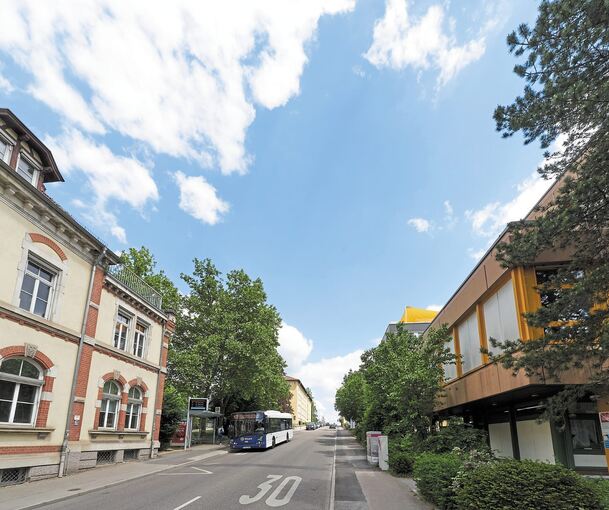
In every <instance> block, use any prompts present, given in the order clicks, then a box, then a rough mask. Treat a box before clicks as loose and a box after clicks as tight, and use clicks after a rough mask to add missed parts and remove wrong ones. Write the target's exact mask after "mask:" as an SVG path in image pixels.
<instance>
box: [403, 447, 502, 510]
mask: <svg viewBox="0 0 609 510" xmlns="http://www.w3.org/2000/svg"><path fill="white" fill-rule="evenodd" d="M462 462H463V461H462V459H461V457H460V456H459V455H457V454H454V453H423V454H421V455H419V456H418V457H417V458H416V460H415V463H414V469H413V478H414V480H415V482H416V483H417V489H418V490H419V494H421V496H423V497H424V498H425V499H426V500H427V501H429V502H431V503H433V504H435V505H436V506H438V507H439V508H440V509H441V510H449V509H454V508H457V507H456V506H455V492H454V489H453V479H454V478H455V476H456V475H457V473H458V472H459V469H460V467H461V465H462ZM478 508H486V507H478ZM488 508H494V507H492V506H490V507H488Z"/></svg>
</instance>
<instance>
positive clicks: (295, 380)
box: [283, 375, 313, 400]
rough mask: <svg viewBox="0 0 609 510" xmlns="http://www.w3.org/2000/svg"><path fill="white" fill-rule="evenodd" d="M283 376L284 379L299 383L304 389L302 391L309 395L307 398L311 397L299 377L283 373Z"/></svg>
mask: <svg viewBox="0 0 609 510" xmlns="http://www.w3.org/2000/svg"><path fill="white" fill-rule="evenodd" d="M283 378H284V379H285V380H286V381H289V382H297V383H298V384H300V386H302V389H303V390H304V392H305V393H306V394H307V395H308V396H309V399H311V395H309V390H308V389H307V387H306V386H305V385H304V384H302V381H301V380H300V379H297V378H296V377H292V376H290V375H284V376H283ZM311 400H313V399H311Z"/></svg>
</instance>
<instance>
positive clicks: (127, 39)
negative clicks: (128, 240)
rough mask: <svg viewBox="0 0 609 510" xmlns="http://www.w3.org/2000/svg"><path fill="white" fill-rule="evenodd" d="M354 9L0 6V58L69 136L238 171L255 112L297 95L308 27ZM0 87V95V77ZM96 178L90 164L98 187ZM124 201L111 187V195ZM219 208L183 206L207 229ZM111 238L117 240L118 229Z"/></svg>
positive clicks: (264, 2) (308, 0) (64, 3)
mask: <svg viewBox="0 0 609 510" xmlns="http://www.w3.org/2000/svg"><path fill="white" fill-rule="evenodd" d="M354 4H355V2H354V0H328V1H322V0H301V1H296V2H285V1H284V0H260V1H256V2H251V1H249V0H227V1H224V2H197V1H193V0H176V1H174V2H172V3H171V8H167V5H166V4H165V3H162V2H159V1H144V0H134V1H130V2H111V1H107V0H80V1H78V2H76V1H75V0H57V1H53V2H37V1H34V0H4V1H3V2H2V8H1V10H2V22H3V25H4V26H5V27H11V28H10V30H2V31H0V60H4V61H6V60H8V59H12V60H13V61H14V62H15V63H16V64H17V65H18V66H20V67H21V68H22V69H23V70H24V71H25V75H26V77H28V78H27V83H25V85H24V87H23V89H24V90H25V91H27V92H29V93H30V94H31V95H32V96H33V97H34V98H36V99H37V100H39V101H41V102H43V103H45V104H46V105H47V106H48V107H49V108H51V109H52V110H54V111H55V112H56V113H57V114H58V115H59V116H60V117H61V118H62V120H63V121H64V122H65V123H66V124H67V126H68V128H69V129H70V130H74V129H78V130H79V131H81V132H84V133H86V135H87V136H98V135H102V134H116V133H118V134H120V135H123V136H126V137H128V138H130V139H132V140H135V141H137V142H143V143H144V144H145V145H146V147H150V148H151V149H152V150H153V151H154V152H156V153H163V154H168V155H171V156H175V157H184V158H188V159H190V160H194V161H198V162H199V163H201V164H202V165H204V166H208V167H213V168H219V169H220V171H221V172H222V173H223V174H230V173H234V172H236V173H244V172H246V171H247V168H248V164H249V163H250V161H251V156H250V155H248V154H247V152H246V149H245V146H244V143H245V137H246V134H247V129H248V128H249V126H250V125H251V124H252V122H253V121H254V118H255V106H256V105H259V106H261V107H264V108H268V109H272V108H277V107H280V106H282V105H285V104H286V103H287V102H288V101H289V100H290V98H292V97H294V96H296V95H298V94H299V92H300V78H301V76H302V73H303V69H304V66H305V64H306V63H307V60H308V58H307V54H306V52H305V47H306V45H307V43H308V42H309V41H311V40H312V39H313V38H314V37H315V34H316V30H317V25H318V22H319V19H320V18H321V17H322V16H324V15H335V14H339V13H345V12H348V11H350V10H352V9H353V8H354ZM0 65H1V62H0ZM0 87H2V88H4V89H7V82H6V80H5V79H3V80H2V81H1V83H0ZM63 140H64V139H63V138H59V139H58V142H59V143H62V142H63ZM62 148H63V150H64V151H65V152H69V151H71V149H70V147H68V146H63V147H62ZM115 158H120V156H115ZM123 162H124V163H126V161H124V158H123ZM137 164H139V163H138V162H134V163H131V165H133V166H135V165H137ZM71 167H72V168H77V167H78V165H77V164H74V163H73V164H72V165H71ZM80 169H81V170H83V171H84V172H85V173H88V170H87V169H85V168H80ZM105 172H106V169H105V167H104V165H102V164H98V165H97V174H98V178H101V179H105V178H104V177H102V174H104V173H105ZM140 173H141V172H140ZM148 174H149V172H148ZM111 175H112V176H115V173H114V170H111ZM126 178H127V179H129V177H126ZM177 182H178V183H179V182H180V180H177ZM197 182H198V187H199V189H200V190H201V189H202V188H204V187H205V186H204V185H203V184H202V183H204V181H197ZM116 188H117V186H113V187H112V189H113V190H114V189H116ZM123 195H124V192H123V191H122V190H119V191H118V194H117V195H116V198H117V199H119V200H123V198H124V197H123ZM107 198H108V197H106V199H107ZM97 200H102V201H103V200H104V197H103V196H101V195H99V194H98V195H97ZM127 202H128V203H129V201H127ZM187 203H189V202H187ZM219 204H220V202H218V203H217V204H216V208H215V209H213V208H212V210H211V211H210V210H209V209H204V210H201V208H200V207H191V206H185V208H186V210H187V211H188V212H189V213H191V214H193V215H194V216H195V217H197V218H198V219H201V220H202V221H205V222H207V223H214V222H216V221H217V220H216V219H215V218H216V217H217V216H218V215H219V214H220V213H221V209H222V207H221V206H220V205H219ZM214 211H215V212H214ZM113 222H114V223H116V218H114V220H113ZM115 227H116V225H115ZM114 231H115V233H119V235H118V237H119V238H121V237H124V230H122V233H120V232H121V229H120V228H115V229H114Z"/></svg>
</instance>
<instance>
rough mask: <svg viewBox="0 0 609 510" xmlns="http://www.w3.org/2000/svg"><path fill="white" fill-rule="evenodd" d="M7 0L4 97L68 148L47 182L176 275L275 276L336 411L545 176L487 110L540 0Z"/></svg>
mask: <svg viewBox="0 0 609 510" xmlns="http://www.w3.org/2000/svg"><path fill="white" fill-rule="evenodd" d="M81 5H82V4H81ZM0 10H1V11H2V15H3V18H5V19H7V20H8V21H10V22H11V26H12V27H14V30H10V31H8V33H6V31H5V33H3V34H0V104H1V105H2V106H6V107H9V108H11V109H12V110H13V111H14V112H15V113H16V114H17V115H18V116H19V117H20V118H21V119H22V120H23V121H24V122H25V123H26V124H28V125H29V126H30V127H31V128H32V129H33V130H34V131H35V132H36V133H37V134H38V135H39V136H40V137H41V138H43V139H44V140H46V141H47V143H48V144H49V146H50V147H51V148H52V150H53V151H54V153H55V155H56V158H57V160H58V161H59V164H60V166H61V170H62V172H63V173H64V176H65V178H66V182H65V183H64V184H61V185H57V184H56V185H51V186H49V190H48V192H49V194H50V195H51V196H53V197H54V198H55V199H57V200H58V201H59V202H60V203H62V204H63V205H64V206H65V207H66V208H67V209H68V210H70V211H71V212H72V213H73V214H74V215H75V216H76V217H77V218H79V219H80V220H81V221H82V222H83V223H84V224H86V225H87V226H89V227H90V228H91V229H92V230H93V231H94V232H96V233H97V234H98V235H99V237H101V238H102V239H104V240H105V241H106V242H107V243H108V244H109V245H110V247H112V248H113V249H115V250H121V249H124V248H126V247H129V246H141V245H145V246H147V247H149V248H150V249H151V250H152V252H153V253H154V254H155V256H156V258H157V260H158V263H159V266H160V267H161V268H163V269H164V270H165V271H166V272H167V273H168V274H169V275H170V276H172V277H174V278H175V279H176V280H177V279H178V275H179V273H180V272H188V271H190V269H191V267H192V265H191V260H192V258H193V257H199V258H203V257H210V258H211V259H212V260H213V261H214V262H215V263H216V265H217V266H218V267H219V268H220V269H221V270H223V271H227V270H230V269H232V268H244V269H245V270H246V271H247V272H248V273H249V274H251V275H252V276H259V277H261V278H262V280H263V281H264V284H265V287H266V289H267V292H268V296H269V300H270V301H271V302H272V303H273V304H275V305H276V306H277V308H278V309H279V311H280V313H281V316H282V317H283V320H284V321H285V323H286V325H285V327H284V329H283V331H282V352H283V354H284V355H285V357H286V359H287V360H288V363H289V365H290V367H289V370H290V372H291V373H292V374H293V375H297V376H299V377H301V378H302V379H303V382H304V383H305V384H306V385H309V386H311V387H312V388H313V391H314V393H316V394H317V395H318V398H319V401H320V404H321V407H322V408H323V409H324V412H325V413H326V414H327V415H328V416H331V415H332V413H331V407H332V397H333V391H334V389H335V387H336V385H337V384H338V381H340V378H341V377H342V374H343V373H344V371H345V370H347V369H348V368H350V367H352V366H357V360H358V357H359V355H360V353H361V350H362V349H366V348H369V347H370V346H372V345H374V342H375V341H376V339H378V338H379V337H381V336H382V334H383V332H384V329H385V327H386V325H387V323H388V322H389V321H392V320H397V319H398V318H399V317H400V315H401V312H402V309H403V307H404V306H406V305H413V306H421V307H427V306H432V305H442V304H443V303H444V302H445V301H446V300H447V299H448V298H449V297H450V295H451V294H452V292H453V291H454V290H455V289H456V287H457V286H458V285H459V284H460V283H461V281H462V280H463V279H464V277H465V276H466V275H467V274H468V273H469V271H470V270H471V269H472V268H473V266H474V264H475V263H476V258H477V257H479V255H480V252H481V250H484V249H485V248H486V247H487V246H488V245H489V243H490V242H491V241H492V240H493V239H494V238H495V236H496V235H497V233H498V232H499V231H500V230H501V228H502V227H503V225H504V224H505V222H506V221H508V220H513V219H517V218H519V217H521V216H522V215H524V214H525V213H526V212H527V210H528V208H530V206H531V205H533V203H534V202H535V200H536V198H538V197H539V196H540V194H541V192H542V191H543V189H545V183H543V182H540V181H539V179H537V178H535V176H534V171H535V168H536V166H537V165H538V164H539V163H540V161H541V158H542V155H541V151H540V150H539V149H538V148H537V147H532V146H531V147H525V146H523V145H522V140H521V139H520V138H518V137H515V138H513V139H508V140H504V139H502V138H501V136H500V135H499V134H497V133H496V132H495V129H494V123H493V120H492V112H493V109H494V107H495V106H496V105H497V104H499V103H507V102H509V101H511V100H512V99H513V98H514V97H515V96H516V95H517V94H518V93H519V92H520V91H521V90H522V86H523V84H522V82H521V81H520V80H519V79H518V78H517V77H516V76H515V75H514V74H513V73H512V68H513V66H514V64H515V62H516V61H515V59H514V58H513V57H512V56H511V55H509V53H508V51H507V46H506V44H505V37H506V35H507V33H508V32H509V31H510V30H512V29H513V28H515V27H516V26H517V25H518V24H519V23H521V22H523V21H529V22H531V21H533V20H534V19H535V12H536V5H535V4H534V3H533V2H529V1H526V0H519V1H513V2H508V1H505V2H492V1H484V0H472V1H468V2H452V3H449V2H443V3H442V2H433V1H432V2H424V1H410V2H407V3H406V2H405V1H404V0H387V1H385V0H360V1H357V2H353V1H352V0H335V1H331V2H326V3H324V2H319V3H317V2H313V1H307V2H303V3H290V2H274V1H270V0H269V1H268V2H267V1H261V2H258V3H256V6H252V5H251V3H250V2H245V3H239V2H224V3H223V5H222V6H219V5H218V6H215V7H205V8H203V7H200V6H194V7H192V6H190V5H189V4H188V3H184V5H182V4H180V3H176V7H175V8H174V9H173V10H171V11H168V10H167V9H163V13H162V14H156V13H155V9H151V8H150V7H149V4H146V3H141V4H140V3H137V2H135V3H132V4H131V5H126V6H121V5H119V4H104V3H103V2H100V1H97V0H90V1H89V2H88V5H86V6H84V7H82V8H79V9H74V8H71V6H70V2H52V3H48V4H45V5H41V4H39V3H37V4H35V3H32V4H30V3H28V2H11V1H5V2H3V3H2V4H0Z"/></svg>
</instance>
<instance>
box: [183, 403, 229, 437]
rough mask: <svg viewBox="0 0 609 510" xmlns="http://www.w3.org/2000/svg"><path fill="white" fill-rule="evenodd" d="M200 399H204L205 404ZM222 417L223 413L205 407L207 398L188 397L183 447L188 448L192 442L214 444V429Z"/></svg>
mask: <svg viewBox="0 0 609 510" xmlns="http://www.w3.org/2000/svg"><path fill="white" fill-rule="evenodd" d="M201 400H205V401H206V402H205V405H202V404H203V403H202V402H201ZM222 418H224V415H223V414H221V413H216V412H213V411H209V410H208V409H207V399H190V401H189V403H188V416H187V418H186V434H185V437H184V449H186V448H190V447H191V446H193V444H195V445H196V444H206V443H208V444H215V442H216V431H217V430H218V427H219V426H220V425H221V424H222Z"/></svg>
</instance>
